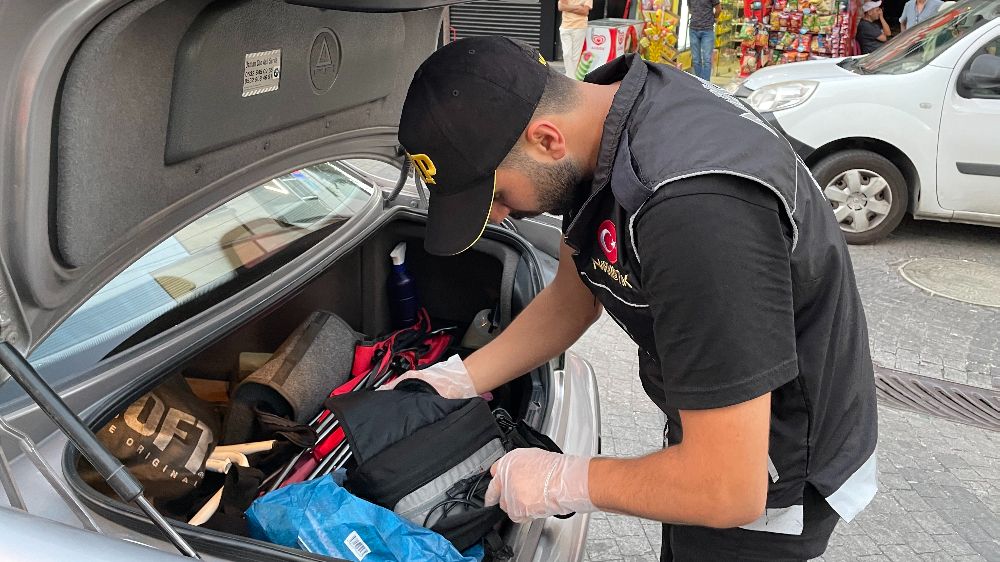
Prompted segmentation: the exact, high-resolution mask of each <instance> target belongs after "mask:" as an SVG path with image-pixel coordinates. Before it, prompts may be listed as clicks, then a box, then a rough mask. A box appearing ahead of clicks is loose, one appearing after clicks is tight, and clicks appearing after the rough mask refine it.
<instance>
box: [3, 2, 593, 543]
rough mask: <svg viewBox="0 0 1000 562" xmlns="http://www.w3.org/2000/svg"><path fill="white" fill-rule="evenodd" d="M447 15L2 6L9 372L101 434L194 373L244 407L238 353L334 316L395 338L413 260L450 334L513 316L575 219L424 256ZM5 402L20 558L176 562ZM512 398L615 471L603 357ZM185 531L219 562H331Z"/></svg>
mask: <svg viewBox="0 0 1000 562" xmlns="http://www.w3.org/2000/svg"><path fill="white" fill-rule="evenodd" d="M448 3H451V2H450V1H449V0H354V1H351V0H288V1H287V2H281V1H278V0H226V1H221V0H220V1H213V0H134V1H129V0H31V1H28V0H20V1H19V0H14V1H8V2H0V76H2V78H0V85H2V87H0V131H2V135H0V190H2V194H0V205H2V216H3V232H2V234H0V269H2V275H0V330H2V332H0V335H2V339H3V342H0V351H2V353H0V363H2V364H3V365H4V368H5V369H6V370H7V371H11V372H18V373H20V372H22V371H24V372H29V373H30V370H32V369H33V370H34V371H36V372H37V373H38V374H39V375H40V377H41V379H43V380H44V381H45V382H46V383H47V384H48V385H49V386H50V387H51V388H53V389H54V390H55V392H56V393H57V394H58V396H59V397H60V398H61V400H62V401H64V402H65V404H67V405H68V406H69V408H70V409H71V410H72V411H73V412H76V413H77V414H78V415H79V417H80V418H82V419H83V421H84V423H86V424H87V426H89V428H90V429H91V430H94V429H96V428H99V427H101V426H103V425H104V424H105V423H106V422H107V421H108V420H110V419H111V418H112V417H114V416H115V415H116V414H117V413H119V412H121V411H122V410H123V409H124V408H126V407H127V406H128V404H130V403H131V402H132V401H134V400H135V399H136V398H137V397H139V396H140V395H142V394H143V393H144V392H147V391H148V390H149V389H151V388H153V387H155V386H156V385H157V384H159V383H160V382H161V381H163V380H164V379H165V378H167V377H169V376H171V375H174V374H176V373H182V374H184V375H185V376H188V377H193V378H198V379H200V380H201V381H202V382H203V383H204V384H206V385H208V386H211V385H213V384H214V385H216V388H222V389H223V395H224V389H225V384H226V378H225V375H224V373H226V372H229V370H231V369H230V368H231V366H232V365H234V364H235V363H234V362H238V356H239V354H240V353H241V352H247V351H249V352H265V353H266V352H270V351H273V350H274V349H275V348H276V347H277V345H278V344H279V343H280V342H281V341H282V340H283V339H284V338H285V337H286V336H288V334H289V333H290V332H291V331H292V330H293V329H294V327H295V326H296V325H298V323H300V322H301V321H302V320H303V319H304V318H305V317H306V316H307V315H308V314H309V313H310V312H312V311H313V310H316V309H325V310H330V311H333V312H335V313H337V314H338V315H340V316H341V317H343V318H344V319H346V320H347V321H348V322H349V323H351V325H352V326H353V327H354V328H355V329H356V330H358V331H361V332H364V333H367V334H372V335H374V334H377V333H381V332H384V331H386V330H387V329H388V328H389V314H388V309H387V304H386V298H385V296H384V294H385V281H386V278H387V277H388V273H389V268H390V262H389V259H388V252H389V251H390V250H391V249H392V247H393V246H394V245H395V244H396V243H397V242H399V241H407V242H410V244H409V248H410V251H409V257H408V263H409V265H410V268H411V272H412V273H413V274H414V276H415V277H416V278H417V280H418V285H419V287H420V291H421V298H422V300H423V303H424V305H425V306H426V307H427V308H428V309H429V310H430V311H431V314H432V316H434V317H435V319H436V320H440V321H447V322H449V323H454V324H457V325H459V326H460V327H464V326H467V325H469V323H470V322H471V321H472V319H473V317H474V316H475V314H476V313H477V312H478V311H480V310H483V309H487V308H491V307H499V308H506V310H507V311H508V312H509V314H516V313H517V311H518V310H520V309H522V308H523V307H524V306H525V305H526V304H527V303H528V302H529V301H530V300H531V299H532V298H533V297H534V296H535V295H536V294H537V293H538V292H539V291H540V290H541V289H542V288H543V287H544V286H545V284H546V283H547V282H548V281H549V280H551V278H552V276H553V275H554V271H555V264H556V258H555V256H557V251H558V244H559V228H558V221H557V220H553V218H552V217H541V218H540V219H537V220H529V221H509V222H507V223H506V224H505V225H503V227H493V226H491V227H489V228H488V229H487V230H486V233H485V235H484V237H483V240H482V241H480V242H479V243H477V245H476V246H474V247H473V248H472V249H471V250H470V251H468V252H466V253H465V254H462V255H460V256H457V257H453V258H438V257H433V256H430V255H428V254H426V253H425V252H424V251H423V249H422V243H421V239H422V236H423V232H424V226H425V221H426V213H425V211H424V210H423V209H424V207H425V202H426V194H425V193H424V189H423V187H422V186H420V185H418V184H415V183H414V181H413V176H412V174H407V173H406V166H404V164H403V158H402V152H401V150H400V148H399V146H398V142H397V139H396V132H397V131H396V127H397V124H398V119H399V111H400V107H401V105H402V100H403V97H404V95H405V92H406V88H407V86H408V83H409V79H410V77H411V76H412V75H413V72H414V71H415V69H416V67H417V66H418V65H419V63H420V62H421V61H422V60H423V59H424V58H425V57H426V56H427V55H428V54H429V53H430V52H431V51H432V50H433V49H434V48H435V47H436V45H437V42H438V37H439V35H440V28H441V16H442V12H443V10H444V8H443V5H445V4H448ZM471 125H473V126H474V124H471ZM529 240H530V241H529ZM25 359H26V360H25ZM29 364H30V366H29ZM0 381H3V382H0V443H2V449H0V450H2V452H3V455H2V456H0V487H2V489H3V490H4V492H5V493H4V494H0V537H2V542H3V543H4V554H3V558H4V560H32V561H48V560H52V561H57V560H58V561H64V560H101V561H105V562H107V561H119V560H120V561H125V560H128V561H132V560H161V559H162V560H168V559H169V560H177V559H179V557H180V555H179V554H178V551H177V549H175V548H174V546H173V545H172V544H171V542H168V541H167V540H166V539H165V538H164V535H163V533H162V532H161V529H159V528H157V526H155V525H154V524H153V523H152V522H151V519H150V517H149V516H148V514H147V513H145V512H144V511H143V510H140V509H138V508H137V506H136V505H135V504H134V503H133V504H129V503H125V502H123V501H121V500H120V499H118V498H116V497H113V496H112V495H109V494H106V493H103V492H101V491H99V490H96V489H94V488H92V487H90V486H89V485H87V484H86V483H85V482H84V480H83V479H82V478H81V477H80V475H79V474H78V472H77V460H78V459H79V453H78V452H77V451H76V449H75V448H74V447H73V446H72V445H71V444H70V443H69V441H68V440H67V437H66V436H65V434H64V432H63V431H62V430H60V429H58V428H57V427H56V425H55V424H54V423H53V422H52V420H51V419H50V418H49V417H48V416H47V415H46V414H45V413H44V412H43V411H42V409H40V408H39V406H38V404H36V403H35V402H34V401H33V400H32V399H30V398H29V396H28V395H27V394H26V393H25V392H24V391H23V390H22V388H21V386H20V385H19V384H18V382H17V381H15V380H13V379H8V377H7V373H6V372H4V371H0ZM503 395H504V396H506V400H507V403H506V406H507V407H508V408H509V409H511V411H512V413H515V414H516V415H517V416H519V417H521V418H523V419H524V420H525V421H527V422H528V423H529V424H530V425H532V426H534V427H535V428H537V429H539V430H541V431H543V432H544V433H546V434H548V435H549V436H550V437H552V438H553V440H554V441H555V442H556V443H557V444H559V445H560V446H561V447H562V448H563V450H564V451H566V452H568V453H574V454H583V455H593V454H596V453H597V452H598V448H599V442H598V436H599V433H600V432H599V416H598V402H597V389H596V384H595V380H594V375H593V371H592V369H591V368H590V366H589V365H588V364H587V363H586V362H585V361H583V360H582V359H580V358H578V357H575V356H573V355H572V354H568V353H567V354H566V355H565V356H562V357H560V358H558V359H556V360H553V361H552V362H550V363H549V364H547V365H544V366H542V367H541V368H539V369H537V370H535V371H533V372H531V373H526V374H525V375H524V376H523V377H521V378H520V379H518V380H516V381H514V382H512V383H510V385H508V387H507V388H505V389H504V391H503ZM43 402H45V401H44V400H43ZM46 405H47V407H48V406H51V404H49V403H47V402H46ZM65 424H69V425H72V424H71V423H70V422H65ZM65 424H64V425H65ZM140 501H141V500H140ZM154 515H155V514H154ZM587 523H588V519H587V517H586V516H580V515H578V516H575V517H572V518H569V519H565V520H560V519H555V518H550V519H545V520H538V521H534V522H532V523H530V524H523V525H510V524H508V525H507V526H506V527H505V528H504V529H503V532H502V536H503V538H504V541H505V542H506V544H507V545H508V546H510V547H511V549H512V550H513V552H514V559H515V560H539V561H543V560H544V561H549V560H579V559H581V558H582V556H583V552H584V550H583V547H584V541H585V536H586V529H587ZM170 526H171V528H172V529H173V530H175V531H176V533H177V534H178V535H179V537H181V538H182V540H183V541H186V542H187V543H188V544H190V546H191V547H193V549H194V550H195V551H197V553H198V554H199V555H200V556H201V557H202V558H204V559H209V560H240V561H245V560H317V559H328V558H323V557H318V556H316V555H314V554H309V553H305V552H301V551H296V550H291V549H287V548H282V547H277V546H274V545H271V544H268V543H265V542H261V541H257V540H252V539H248V538H244V537H238V536H234V535H228V534H225V533H221V532H217V531H211V530H207V529H202V528H200V527H196V526H191V525H188V524H186V523H184V522H181V521H170Z"/></svg>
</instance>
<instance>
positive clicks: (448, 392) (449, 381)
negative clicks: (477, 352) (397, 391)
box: [379, 355, 479, 398]
mask: <svg viewBox="0 0 1000 562" xmlns="http://www.w3.org/2000/svg"><path fill="white" fill-rule="evenodd" d="M406 379H420V380H422V381H424V382H426V383H427V384H429V385H431V386H433V387H434V390H436V391H437V392H438V394H440V395H441V396H443V397H445V398H472V397H474V396H479V394H478V393H477V392H476V386H475V385H474V384H472V379H471V378H470V377H469V371H467V370H466V369H465V363H463V362H462V358H461V357H459V356H458V355H452V356H451V357H449V358H448V360H447V361H442V362H440V363H435V364H433V365H431V366H430V367H427V368H426V369H421V370H419V371H407V372H405V373H403V374H402V375H400V376H399V377H398V378H396V380H394V381H392V382H390V383H388V384H384V385H382V386H381V387H379V389H380V390H381V389H391V388H396V385H397V384H399V383H400V382H401V381H404V380H406Z"/></svg>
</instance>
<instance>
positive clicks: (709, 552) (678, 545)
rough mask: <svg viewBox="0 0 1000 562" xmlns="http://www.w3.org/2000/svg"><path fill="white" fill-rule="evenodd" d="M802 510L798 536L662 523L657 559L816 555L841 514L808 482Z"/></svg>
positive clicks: (717, 561)
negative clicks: (661, 535)
mask: <svg viewBox="0 0 1000 562" xmlns="http://www.w3.org/2000/svg"><path fill="white" fill-rule="evenodd" d="M802 512H803V525H802V534H801V535H781V534H778V533H765V532H761V531H748V530H746V529H739V528H736V529H710V528H707V527H690V526H687V525H667V524H664V525H663V547H662V549H661V550H660V562H689V561H697V562H702V561H705V560H711V561H713V562H724V561H729V560H732V561H736V560H741V561H742V560H760V561H764V560H767V561H768V562H775V561H793V560H795V561H797V560H809V559H810V558H816V557H817V556H821V555H822V554H823V552H825V551H826V545H827V543H829V542H830V535H831V534H833V528H834V527H836V526H837V522H838V521H840V516H839V515H837V512H836V511H834V510H833V508H832V507H830V504H828V503H826V499H824V498H823V496H821V495H820V494H819V492H817V491H816V490H815V489H814V488H813V487H812V486H810V485H809V484H806V488H805V495H804V497H803V502H802Z"/></svg>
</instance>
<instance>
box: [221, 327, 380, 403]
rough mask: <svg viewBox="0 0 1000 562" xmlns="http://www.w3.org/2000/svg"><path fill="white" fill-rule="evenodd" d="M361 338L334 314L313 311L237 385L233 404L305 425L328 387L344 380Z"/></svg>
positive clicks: (340, 383) (327, 391)
mask: <svg viewBox="0 0 1000 562" xmlns="http://www.w3.org/2000/svg"><path fill="white" fill-rule="evenodd" d="M360 339H362V336H361V335H360V334H358V333H357V332H355V331H354V330H353V329H352V328H351V327H350V326H349V325H348V324H347V322H345V321H344V320H343V319H342V318H340V317H339V316H337V315H335V314H333V313H330V312H326V311H322V310H320V311H316V312H313V313H312V314H311V315H310V316H309V318H308V319H306V321H305V322H304V323H303V324H302V325H301V326H299V327H298V328H296V329H295V331H294V332H292V335H290V336H289V337H288V339H287V340H285V342H284V343H283V344H281V347H279V348H278V351H276V352H275V354H274V356H273V357H272V358H271V360H270V361H268V362H267V363H265V364H264V366H263V367H261V368H260V369H257V370H256V371H254V372H253V373H252V374H251V375H250V376H248V377H247V378H246V379H244V380H243V382H241V383H240V384H239V385H238V386H237V387H236V389H235V390H234V391H233V396H232V399H233V402H234V403H242V404H247V405H253V406H261V407H262V408H263V409H266V410H268V411H270V412H272V413H275V414H278V415H281V416H285V417H288V418H289V419H291V420H292V421H295V422H297V423H308V422H309V421H310V420H311V419H312V418H313V417H314V416H315V415H316V414H317V413H318V412H319V411H320V409H321V408H322V406H323V400H325V399H326V397H327V396H329V395H330V391H331V390H333V389H334V388H336V387H338V386H340V385H342V384H344V383H345V382H347V379H348V378H349V377H350V374H351V365H352V363H353V362H354V346H355V344H356V343H357V342H358V340H360Z"/></svg>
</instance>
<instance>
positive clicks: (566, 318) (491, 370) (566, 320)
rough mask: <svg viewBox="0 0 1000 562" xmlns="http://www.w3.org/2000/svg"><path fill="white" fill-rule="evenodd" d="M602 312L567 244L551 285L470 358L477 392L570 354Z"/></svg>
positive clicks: (470, 367)
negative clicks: (563, 353) (556, 357)
mask: <svg viewBox="0 0 1000 562" xmlns="http://www.w3.org/2000/svg"><path fill="white" fill-rule="evenodd" d="M601 310H602V309H601V305H600V304H599V303H598V302H597V299H596V298H595V297H594V295H593V293H591V292H590V290H589V289H588V288H587V287H586V286H585V285H584V284H583V281H582V280H581V279H580V275H579V274H578V273H577V271H576V266H575V264H574V263H573V257H572V249H571V248H570V247H569V246H567V245H566V243H565V242H564V243H563V244H562V247H561V249H560V251H559V269H558V270H557V271H556V277H555V279H554V280H553V281H552V283H551V284H550V285H549V286H548V287H546V288H545V289H543V290H542V292H540V293H539V294H538V296H537V297H535V298H534V300H532V301H531V303H530V304H529V305H528V306H527V307H525V309H524V310H523V311H522V312H521V313H520V314H518V315H517V318H515V319H514V321H513V322H511V324H510V326H508V327H507V328H506V329H505V330H504V331H503V332H501V333H500V335H499V336H497V338H496V339H495V340H493V341H492V342H490V343H489V344H487V345H485V346H484V347H482V348H481V349H479V350H478V351H476V352H475V353H473V354H472V355H470V356H469V357H468V358H466V359H465V367H466V369H467V370H468V371H469V376H470V377H471V378H472V381H473V384H475V387H476V390H477V391H479V392H485V391H487V390H492V389H494V388H496V387H498V386H500V385H502V384H504V383H505V382H508V381H510V380H512V379H514V378H516V377H518V376H520V375H522V374H524V373H527V372H528V371H531V370H532V369H534V368H536V367H538V366H539V365H541V364H543V363H545V362H546V361H548V360H550V359H552V358H553V357H555V356H557V355H559V354H560V353H562V352H564V351H566V349H568V348H569V346H571V345H573V342H575V341H576V340H578V339H580V336H581V335H583V333H584V332H585V331H586V330H587V328H588V327H590V325H591V324H593V323H594V321H595V320H597V318H598V317H600V315H601Z"/></svg>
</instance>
